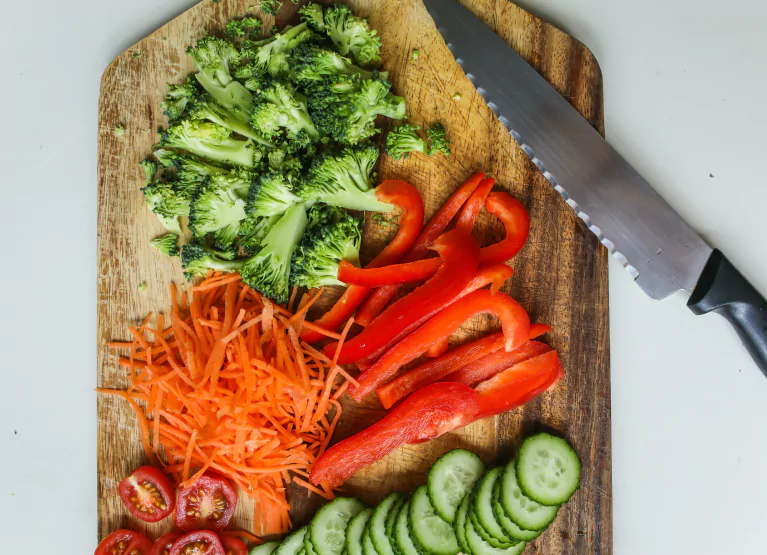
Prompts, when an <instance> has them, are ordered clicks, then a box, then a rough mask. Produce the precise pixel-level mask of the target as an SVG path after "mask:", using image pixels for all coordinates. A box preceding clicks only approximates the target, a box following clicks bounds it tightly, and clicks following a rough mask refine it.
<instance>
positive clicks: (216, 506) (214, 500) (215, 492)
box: [175, 472, 237, 531]
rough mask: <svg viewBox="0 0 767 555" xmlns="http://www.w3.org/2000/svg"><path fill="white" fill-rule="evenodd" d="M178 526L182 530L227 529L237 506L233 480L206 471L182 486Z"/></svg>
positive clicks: (178, 501)
mask: <svg viewBox="0 0 767 555" xmlns="http://www.w3.org/2000/svg"><path fill="white" fill-rule="evenodd" d="M176 505H177V507H178V508H177V509H176V517H175V518H176V526H177V527H178V528H180V529H181V530H199V529H205V530H219V531H220V530H223V529H224V528H226V525H227V524H228V523H229V520H231V518H232V515H233V514H234V508H235V507H236V506H237V492H236V491H235V489H234V488H233V487H232V484H231V483H229V480H227V479H226V478H224V477H223V476H221V475H219V474H216V473H215V472H206V473H205V474H203V475H202V476H201V477H200V479H199V480H197V481H196V482H195V483H194V484H192V485H191V486H189V487H188V488H184V489H180V490H179V492H178V499H177V502H176Z"/></svg>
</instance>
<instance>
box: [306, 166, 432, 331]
mask: <svg viewBox="0 0 767 555" xmlns="http://www.w3.org/2000/svg"><path fill="white" fill-rule="evenodd" d="M376 198H377V199H378V200H380V201H382V202H386V203H388V204H394V205H395V206H399V207H400V208H402V210H403V211H404V212H403V213H402V215H401V216H400V219H399V231H398V232H397V235H396V236H395V237H394V239H392V240H391V242H390V243H389V244H388V245H386V247H384V249H383V250H382V251H381V252H380V253H379V254H378V256H376V257H375V258H374V259H373V260H372V261H371V262H370V263H369V264H368V265H367V268H377V267H379V266H388V265H390V264H394V263H395V262H397V261H399V259H400V258H402V256H403V255H404V254H405V253H406V252H407V251H408V249H410V248H411V247H412V245H413V243H414V242H415V241H416V239H417V238H418V234H419V233H420V231H421V227H422V226H423V199H422V198H421V194H420V193H419V192H418V190H417V189H416V188H415V187H413V186H412V185H411V184H410V183H406V182H404V181H399V180H393V179H387V180H386V181H384V182H383V183H381V184H380V185H379V186H378V187H376ZM370 291H371V289H370V288H369V287H358V286H349V287H348V288H347V289H346V291H345V292H344V294H343V295H341V298H340V299H338V301H336V304H334V305H333V307H332V308H331V309H330V310H328V311H327V312H326V313H325V314H323V315H322V317H320V318H319V319H318V320H315V321H314V322H313V323H314V324H315V325H317V326H319V327H321V328H324V329H326V330H329V331H336V330H338V329H339V328H341V327H342V326H343V325H344V323H346V321H347V320H348V319H349V318H350V317H351V316H352V314H354V311H355V310H357V308H358V307H359V306H360V305H361V304H362V303H363V302H365V299H367V297H368V295H369V294H370ZM324 338H325V336H324V335H322V334H321V333H319V332H317V331H312V330H304V331H303V332H302V333H301V339H302V340H304V341H306V342H307V343H314V342H315V341H320V340H321V339H324Z"/></svg>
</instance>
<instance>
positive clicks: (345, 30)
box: [324, 4, 381, 65]
mask: <svg viewBox="0 0 767 555" xmlns="http://www.w3.org/2000/svg"><path fill="white" fill-rule="evenodd" d="M324 21H325V32H326V33H327V34H328V36H329V37H330V40H332V41H333V44H335V45H336V48H338V52H339V53H341V54H342V55H344V56H346V55H347V54H351V56H352V57H353V58H354V59H355V60H356V61H357V63H360V64H362V65H367V64H372V63H374V62H377V61H379V60H380V59H381V52H380V49H381V39H380V38H379V37H378V36H377V34H376V31H375V30H374V29H371V28H370V25H369V24H368V22H367V20H366V19H363V18H361V17H357V16H356V15H354V14H353V13H352V11H351V9H349V6H346V5H344V4H333V6H331V7H330V8H328V9H327V10H326V11H325V18H324Z"/></svg>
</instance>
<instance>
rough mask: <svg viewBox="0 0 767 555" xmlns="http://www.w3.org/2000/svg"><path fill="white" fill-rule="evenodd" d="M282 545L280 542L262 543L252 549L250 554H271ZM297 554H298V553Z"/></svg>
mask: <svg viewBox="0 0 767 555" xmlns="http://www.w3.org/2000/svg"><path fill="white" fill-rule="evenodd" d="M279 546H280V542H266V543H262V544H261V545H257V546H256V547H254V548H253V549H251V550H250V553H249V554H248V555H271V553H272V551H274V550H275V549H277V548H278V547H279ZM296 555H297V554H296Z"/></svg>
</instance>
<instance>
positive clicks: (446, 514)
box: [427, 449, 485, 522]
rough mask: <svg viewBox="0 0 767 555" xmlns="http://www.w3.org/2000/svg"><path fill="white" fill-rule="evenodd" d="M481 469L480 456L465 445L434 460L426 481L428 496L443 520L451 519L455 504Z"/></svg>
mask: <svg viewBox="0 0 767 555" xmlns="http://www.w3.org/2000/svg"><path fill="white" fill-rule="evenodd" d="M484 471H485V464H484V463H483V462H482V461H481V460H480V458H479V457H478V456H477V455H475V454H474V453H470V452H469V451H466V450H465V449H453V450H452V451H449V452H448V453H445V454H444V455H442V456H441V457H440V458H439V459H438V460H437V462H435V463H434V465H433V466H432V467H431V470H429V478H428V482H427V484H428V487H429V499H430V500H431V504H432V506H433V507H434V510H435V511H436V512H437V514H438V515H439V516H441V517H442V519H443V520H445V521H447V522H453V521H454V520H455V511H456V510H457V509H458V505H459V504H460V503H461V500H462V499H463V498H464V497H466V495H467V494H468V493H469V492H470V491H471V488H472V487H474V482H476V481H477V479H478V478H479V477H480V476H482V473H483V472H484Z"/></svg>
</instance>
